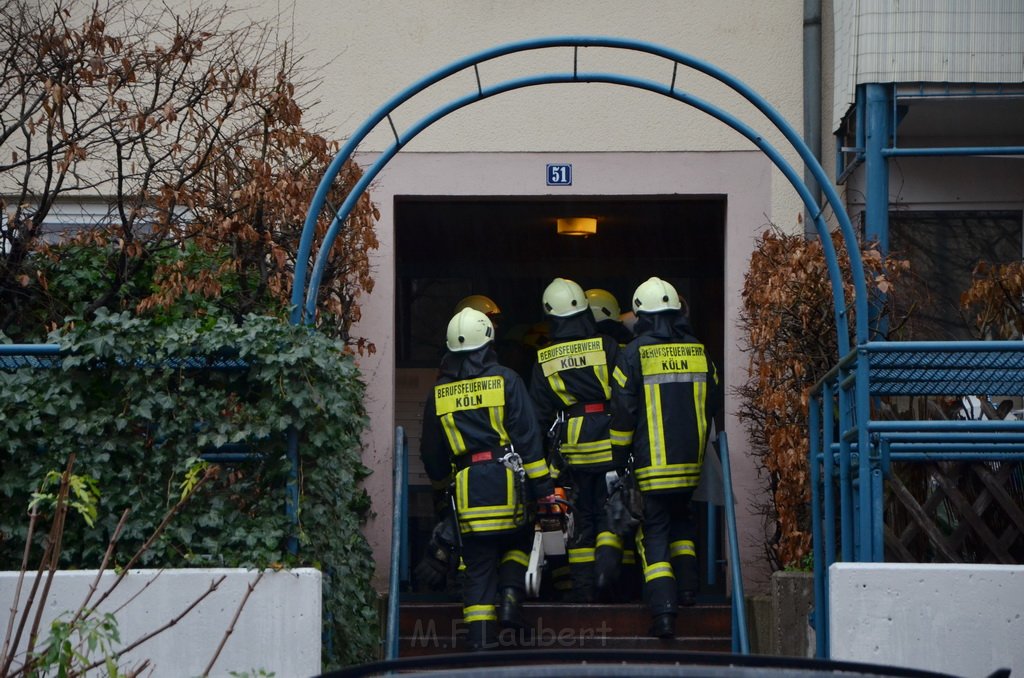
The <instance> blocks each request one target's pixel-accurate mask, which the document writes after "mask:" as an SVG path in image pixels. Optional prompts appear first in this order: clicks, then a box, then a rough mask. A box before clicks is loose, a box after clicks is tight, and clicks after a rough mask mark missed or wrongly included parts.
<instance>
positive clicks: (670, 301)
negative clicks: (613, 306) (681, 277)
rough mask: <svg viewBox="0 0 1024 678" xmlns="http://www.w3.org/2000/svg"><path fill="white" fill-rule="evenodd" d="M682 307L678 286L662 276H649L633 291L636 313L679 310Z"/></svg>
mask: <svg viewBox="0 0 1024 678" xmlns="http://www.w3.org/2000/svg"><path fill="white" fill-rule="evenodd" d="M682 307H683V305H682V303H681V302H680V301H679V293H678V292H676V288H675V287H672V284H671V283H668V282H666V281H664V280H662V279H661V278H648V279H647V282H645V283H642V284H641V285H640V287H638V288H636V292H634V293H633V311H635V312H636V313H658V312H659V311H678V310H681V309H682Z"/></svg>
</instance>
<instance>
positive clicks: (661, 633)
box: [651, 614, 676, 639]
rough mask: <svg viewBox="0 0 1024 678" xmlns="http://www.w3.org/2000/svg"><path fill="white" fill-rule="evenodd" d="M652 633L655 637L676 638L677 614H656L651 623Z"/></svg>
mask: <svg viewBox="0 0 1024 678" xmlns="http://www.w3.org/2000/svg"><path fill="white" fill-rule="evenodd" d="M651 635H652V636H654V637H655V638H663V639H670V638H675V637H676V616H675V615H674V614H658V615H655V616H654V618H653V620H652V623H651Z"/></svg>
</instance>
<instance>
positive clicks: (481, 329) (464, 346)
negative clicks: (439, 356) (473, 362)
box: [447, 308, 494, 351]
mask: <svg viewBox="0 0 1024 678" xmlns="http://www.w3.org/2000/svg"><path fill="white" fill-rule="evenodd" d="M492 339H494V326H493V325H492V324H491V320H490V318H488V317H487V316H486V315H484V314H483V313H481V312H480V311H477V310H476V309H473V308H464V309H462V310H461V311H459V312H458V313H456V314H455V315H454V316H452V319H451V320H450V321H448V337H447V345H448V350H449V351H475V350H476V349H478V348H480V347H481V346H485V345H487V344H488V343H490V342H491V340H492Z"/></svg>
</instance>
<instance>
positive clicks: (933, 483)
mask: <svg viewBox="0 0 1024 678" xmlns="http://www.w3.org/2000/svg"><path fill="white" fill-rule="evenodd" d="M885 502H886V505H885V513H886V519H885V532H884V538H885V548H886V560H888V561H895V562H952V563H1003V564H1019V563H1024V463H1022V462H1019V461H1006V462H975V463H961V462H939V463H934V462H925V463H917V464H901V465H894V468H893V473H892V474H891V476H890V478H889V480H888V483H887V486H886V497H885Z"/></svg>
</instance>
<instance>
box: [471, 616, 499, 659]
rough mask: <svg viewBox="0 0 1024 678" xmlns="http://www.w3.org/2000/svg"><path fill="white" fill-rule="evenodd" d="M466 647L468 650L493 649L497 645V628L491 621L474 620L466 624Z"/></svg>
mask: <svg viewBox="0 0 1024 678" xmlns="http://www.w3.org/2000/svg"><path fill="white" fill-rule="evenodd" d="M466 626H467V627H468V629H467V631H468V633H467V634H466V648H467V649H468V650H469V651H470V652H482V651H483V650H494V649H497V647H498V630H497V629H496V628H495V625H494V622H493V621H474V622H469V623H468V624H466Z"/></svg>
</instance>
